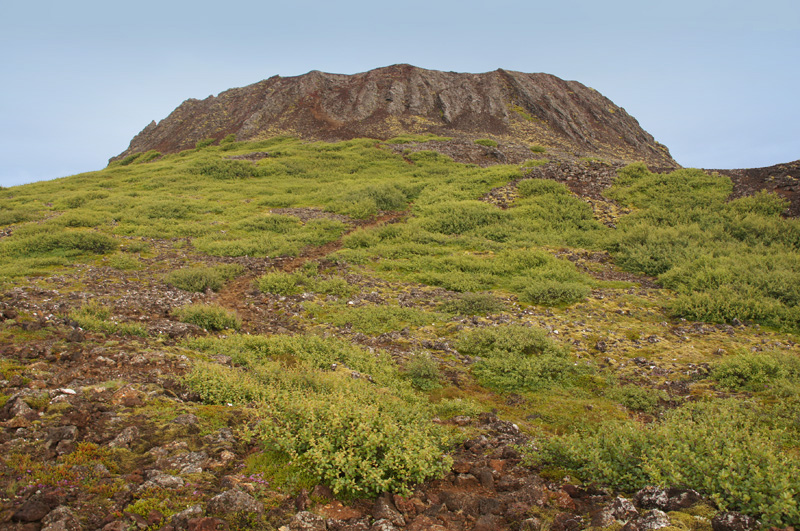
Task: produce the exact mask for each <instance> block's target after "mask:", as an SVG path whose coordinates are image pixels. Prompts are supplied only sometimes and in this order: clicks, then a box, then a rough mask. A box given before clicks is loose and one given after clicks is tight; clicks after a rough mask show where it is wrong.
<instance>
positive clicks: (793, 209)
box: [706, 160, 800, 218]
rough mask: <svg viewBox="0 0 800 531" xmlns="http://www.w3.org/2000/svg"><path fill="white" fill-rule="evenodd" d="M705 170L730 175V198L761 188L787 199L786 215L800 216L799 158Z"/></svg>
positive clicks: (746, 194)
mask: <svg viewBox="0 0 800 531" xmlns="http://www.w3.org/2000/svg"><path fill="white" fill-rule="evenodd" d="M706 171H710V172H717V173H721V174H722V175H727V176H728V177H730V179H731V181H732V182H733V193H732V194H731V199H736V198H739V197H745V196H749V195H754V194H756V193H758V192H760V191H762V190H763V191H766V192H772V193H775V194H778V195H780V196H781V197H783V198H784V199H786V200H788V201H789V205H788V208H787V210H786V212H785V214H786V215H787V216H789V217H793V218H796V217H798V216H800V160H796V161H794V162H787V163H786V164H776V165H774V166H767V167H765V168H748V169H739V170H706Z"/></svg>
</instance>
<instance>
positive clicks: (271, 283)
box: [256, 271, 302, 296]
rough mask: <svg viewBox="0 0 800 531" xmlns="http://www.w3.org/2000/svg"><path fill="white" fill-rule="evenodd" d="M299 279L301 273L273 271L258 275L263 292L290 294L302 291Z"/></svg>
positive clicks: (258, 283) (260, 288) (259, 287)
mask: <svg viewBox="0 0 800 531" xmlns="http://www.w3.org/2000/svg"><path fill="white" fill-rule="evenodd" d="M299 280H300V278H299V275H295V274H294V273H285V272H283V271H273V272H271V273H266V274H264V275H262V276H260V277H258V280H256V284H257V285H258V289H259V290H260V291H261V292H262V293H272V294H273V295H283V296H288V295H297V294H298V293H302V288H301V287H300V284H299Z"/></svg>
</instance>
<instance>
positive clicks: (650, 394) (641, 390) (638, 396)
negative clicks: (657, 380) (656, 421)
mask: <svg viewBox="0 0 800 531" xmlns="http://www.w3.org/2000/svg"><path fill="white" fill-rule="evenodd" d="M606 396H607V397H608V398H610V399H612V400H615V401H617V402H619V403H620V404H622V405H623V406H625V407H626V408H628V409H631V410H633V411H641V412H642V413H648V414H651V415H652V414H654V413H656V412H657V411H658V407H659V404H660V401H661V400H662V399H664V400H665V399H666V398H667V395H666V393H664V391H660V390H658V389H651V388H649V387H639V386H636V385H622V386H614V387H612V388H611V390H609V391H608V392H607V393H606Z"/></svg>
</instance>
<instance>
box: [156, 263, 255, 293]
mask: <svg viewBox="0 0 800 531" xmlns="http://www.w3.org/2000/svg"><path fill="white" fill-rule="evenodd" d="M243 271H244V268H243V267H242V266H240V265H238V264H223V265H217V266H211V267H206V266H201V267H187V268H184V269H177V270H175V271H173V272H171V273H169V274H168V275H167V276H166V277H165V278H164V281H165V282H166V283H167V284H169V285H170V286H174V287H176V288H178V289H182V290H184V291H194V292H198V293H202V292H204V291H205V290H207V289H210V290H212V291H219V290H220V288H222V286H223V285H224V284H225V282H227V281H228V280H230V279H232V278H235V277H236V276H237V275H240V274H241V273H242V272H243Z"/></svg>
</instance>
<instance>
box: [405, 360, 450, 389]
mask: <svg viewBox="0 0 800 531" xmlns="http://www.w3.org/2000/svg"><path fill="white" fill-rule="evenodd" d="M405 373H406V377H407V378H408V379H409V380H410V381H411V384H412V385H413V386H414V388H416V389H418V390H420V391H433V390H434V389H438V388H440V387H441V386H442V384H441V378H442V375H441V371H439V364H438V363H436V360H434V359H433V358H431V355H430V353H427V352H424V353H417V354H415V355H414V357H412V358H411V360H409V362H408V363H406V366H405Z"/></svg>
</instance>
